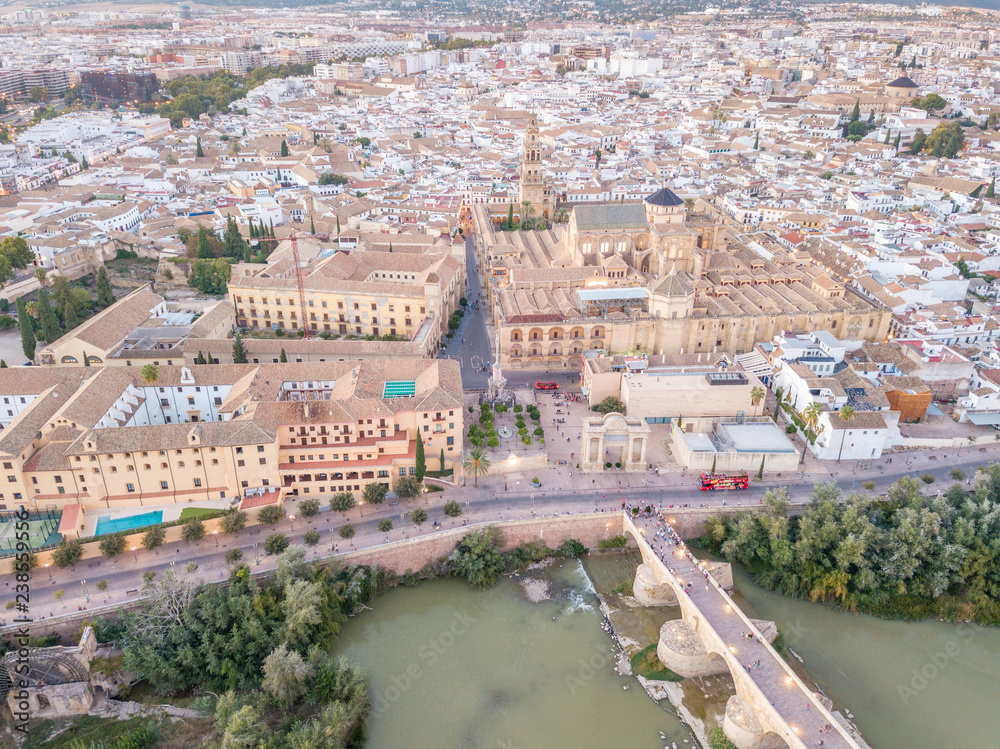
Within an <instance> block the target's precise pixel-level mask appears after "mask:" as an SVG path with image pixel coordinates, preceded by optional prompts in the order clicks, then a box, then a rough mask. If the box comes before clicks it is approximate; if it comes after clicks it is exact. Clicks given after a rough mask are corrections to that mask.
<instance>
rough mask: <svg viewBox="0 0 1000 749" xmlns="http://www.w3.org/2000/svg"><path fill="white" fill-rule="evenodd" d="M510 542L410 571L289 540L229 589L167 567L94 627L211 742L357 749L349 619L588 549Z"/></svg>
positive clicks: (159, 737) (474, 546)
mask: <svg viewBox="0 0 1000 749" xmlns="http://www.w3.org/2000/svg"><path fill="white" fill-rule="evenodd" d="M504 546H505V541H504V535H503V532H502V530H501V529H499V528H497V527H495V526H487V527H485V528H482V529H477V530H473V531H471V532H470V533H469V534H467V535H466V536H465V537H464V538H463V539H462V540H461V541H460V542H459V543H458V545H457V546H456V547H455V549H454V551H453V552H452V553H451V554H450V555H449V556H447V557H444V558H442V559H439V560H437V561H436V562H433V563H431V564H428V565H427V566H426V567H424V568H422V569H421V570H419V571H416V572H414V571H407V573H406V574H404V575H396V574H394V573H392V572H389V571H387V570H384V569H382V568H380V567H378V566H369V567H364V566H349V567H343V566H341V565H340V564H339V563H338V562H337V560H335V559H334V560H328V561H327V562H326V563H324V564H319V563H316V562H307V561H306V559H305V557H306V549H305V547H303V546H290V547H288V548H287V549H286V550H284V551H283V552H282V553H281V554H280V556H279V557H278V564H277V570H276V572H275V573H273V574H271V575H268V576H267V577H265V578H262V579H256V580H255V579H253V578H252V577H251V575H250V568H249V567H248V566H247V565H246V564H236V565H235V566H234V567H233V568H232V570H231V574H230V577H229V581H228V584H225V585H214V584H206V583H202V582H199V581H196V580H193V579H190V578H187V577H184V576H182V575H180V574H176V573H175V572H173V571H167V572H165V573H163V574H162V575H158V576H156V577H155V578H151V579H149V580H147V584H146V588H145V591H144V593H145V600H144V603H143V605H142V606H141V607H139V608H138V609H136V610H133V611H129V612H126V613H124V614H122V615H121V617H120V618H109V619H103V620H98V621H95V622H91V624H93V625H94V626H95V628H96V631H97V634H98V638H99V639H100V640H101V641H110V640H115V641H118V642H119V643H120V644H121V646H122V649H123V656H122V657H121V664H120V665H121V666H122V667H123V668H124V669H126V670H127V671H130V672H132V673H133V674H134V675H135V676H136V678H137V679H138V680H139V681H140V682H143V683H144V684H145V685H146V687H144V688H148V689H149V690H151V691H152V692H154V693H156V694H157V695H171V696H174V697H180V698H183V699H185V700H187V701H188V702H189V704H191V706H192V707H194V708H195V709H197V710H198V711H199V712H201V713H202V715H204V716H205V720H204V721H203V723H204V725H203V726H202V728H203V729H204V731H203V733H202V734H201V735H200V736H199V740H200V743H199V745H200V746H204V747H213V748H214V747H219V748H220V749H227V748H228V747H234V748H235V747H255V748H259V749H350V748H351V747H360V746H362V745H363V743H364V723H365V719H366V717H367V715H368V709H369V695H368V684H367V676H366V675H365V674H364V673H362V672H360V671H359V670H358V669H356V668H354V667H352V666H351V665H349V664H348V663H346V662H344V661H343V660H341V659H337V658H335V657H334V656H333V655H332V653H333V652H334V651H335V649H336V639H337V635H338V634H339V633H340V630H341V628H342V626H343V624H344V623H345V622H346V621H347V619H348V617H350V616H353V615H355V614H357V613H359V612H361V611H362V610H364V608H366V604H368V603H370V602H371V601H372V600H374V598H375V597H376V596H378V595H380V594H382V593H384V592H386V591H388V590H389V589H390V588H392V587H394V586H396V585H415V584H417V583H418V582H420V581H421V580H426V579H431V578H434V577H439V576H448V575H454V576H458V577H464V578H465V579H466V580H468V582H469V583H470V585H472V586H473V587H474V588H477V589H485V588H488V587H490V586H492V585H494V584H495V583H496V582H497V581H498V580H499V578H500V576H501V575H504V574H507V573H510V572H515V571H518V570H523V569H525V568H526V567H527V566H528V565H530V564H532V563H534V562H538V561H541V560H542V559H544V558H545V557H547V556H550V555H557V556H563V557H574V556H578V555H580V554H582V553H584V552H585V551H586V549H585V547H584V546H583V544H581V543H580V542H579V541H575V540H570V541H567V542H565V543H564V544H563V545H562V546H561V547H560V548H559V549H558V550H552V549H550V548H548V547H547V546H546V545H545V544H542V543H536V542H532V543H525V544H522V545H521V546H518V547H515V548H513V549H511V550H509V551H506V552H505V551H504V550H503V549H504ZM47 644H54V643H51V642H50V643H47ZM156 701H157V702H160V701H161V700H160V699H156ZM95 730H98V731H99V730H100V729H98V728H95ZM176 733H177V732H176V731H175V730H172V729H171V728H170V727H169V724H167V723H164V722H163V721H158V720H152V719H150V720H133V721H128V722H123V723H114V722H112V723H110V724H109V725H108V726H107V727H106V730H105V731H104V732H103V734H100V735H101V740H100V741H95V740H83V741H79V742H75V743H74V744H73V749H97V747H101V749H108V747H112V746H113V747H120V749H126V747H128V748H129V749H137V748H138V749H146V748H147V747H156V746H164V747H167V746H170V747H173V746H175V745H178V744H176V742H175V741H173V739H172V737H171V734H176ZM85 735H87V736H88V739H89V736H90V735H91V734H90V733H89V732H85ZM190 738H191V737H190V736H187V737H186V738H185V740H186V741H188V742H189V743H188V745H190ZM109 742H110V743H109ZM55 745H56V744H50V743H49V742H45V741H44V740H43V742H41V743H37V746H39V747H43V746H44V747H49V746H55ZM58 745H59V746H62V744H58Z"/></svg>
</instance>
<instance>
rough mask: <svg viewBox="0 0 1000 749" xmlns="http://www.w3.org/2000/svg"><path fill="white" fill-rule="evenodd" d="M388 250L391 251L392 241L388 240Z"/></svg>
mask: <svg viewBox="0 0 1000 749" xmlns="http://www.w3.org/2000/svg"><path fill="white" fill-rule="evenodd" d="M389 252H392V242H389Z"/></svg>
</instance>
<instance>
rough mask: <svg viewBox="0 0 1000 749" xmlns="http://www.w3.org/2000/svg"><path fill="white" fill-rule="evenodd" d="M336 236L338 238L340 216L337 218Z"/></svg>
mask: <svg viewBox="0 0 1000 749" xmlns="http://www.w3.org/2000/svg"><path fill="white" fill-rule="evenodd" d="M337 236H338V237H339V236H340V216H337Z"/></svg>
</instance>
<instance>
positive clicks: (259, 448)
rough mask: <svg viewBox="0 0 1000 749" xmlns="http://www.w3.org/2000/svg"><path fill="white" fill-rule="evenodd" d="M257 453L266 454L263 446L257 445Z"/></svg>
mask: <svg viewBox="0 0 1000 749" xmlns="http://www.w3.org/2000/svg"><path fill="white" fill-rule="evenodd" d="M257 452H259V453H262V452H264V446H263V445H257Z"/></svg>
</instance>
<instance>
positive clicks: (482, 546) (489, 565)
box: [448, 525, 504, 590]
mask: <svg viewBox="0 0 1000 749" xmlns="http://www.w3.org/2000/svg"><path fill="white" fill-rule="evenodd" d="M502 551H503V533H502V532H501V531H500V529H499V528H497V527H496V526H493V525H491V526H488V527H486V528H483V529H482V530H477V531H472V532H471V533H470V534H469V535H467V536H466V537H465V538H463V539H462V540H461V541H460V542H459V543H458V545H457V546H456V547H455V550H454V551H453V552H452V553H451V556H449V557H448V562H449V565H450V566H451V568H452V571H453V572H454V573H455V574H456V575H461V576H462V577H464V578H465V579H466V580H468V581H469V583H470V584H471V585H472V586H473V587H474V588H477V589H479V590H483V589H486V588H489V587H491V586H493V585H495V584H496V582H497V580H499V579H500V574H501V573H502V572H503V567H504V564H503V553H502Z"/></svg>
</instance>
